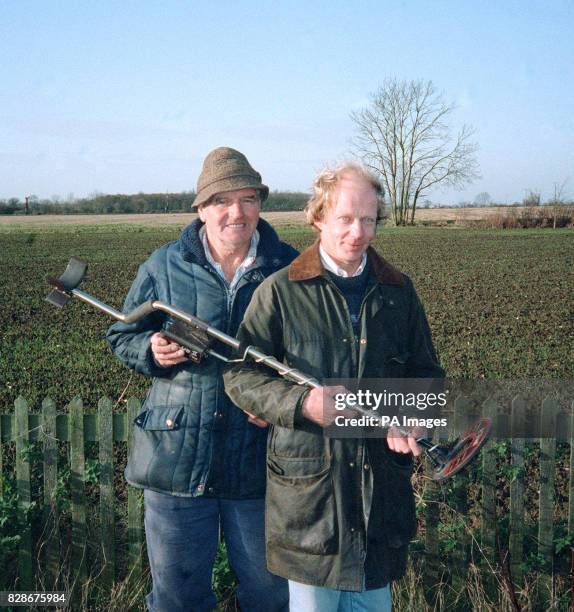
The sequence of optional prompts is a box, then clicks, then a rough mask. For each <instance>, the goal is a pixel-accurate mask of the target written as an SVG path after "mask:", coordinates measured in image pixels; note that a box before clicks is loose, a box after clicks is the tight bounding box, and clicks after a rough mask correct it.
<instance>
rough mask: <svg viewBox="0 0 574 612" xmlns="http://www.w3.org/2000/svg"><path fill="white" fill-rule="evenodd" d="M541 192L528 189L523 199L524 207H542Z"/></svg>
mask: <svg viewBox="0 0 574 612" xmlns="http://www.w3.org/2000/svg"><path fill="white" fill-rule="evenodd" d="M540 202H541V198H540V190H538V189H527V190H525V193H524V198H522V206H540Z"/></svg>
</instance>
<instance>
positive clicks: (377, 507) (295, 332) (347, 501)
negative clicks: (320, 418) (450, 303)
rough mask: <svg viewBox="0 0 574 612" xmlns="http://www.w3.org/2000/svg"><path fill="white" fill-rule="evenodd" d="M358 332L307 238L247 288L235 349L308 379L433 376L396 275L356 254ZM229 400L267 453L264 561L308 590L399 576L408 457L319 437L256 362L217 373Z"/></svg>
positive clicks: (406, 291)
mask: <svg viewBox="0 0 574 612" xmlns="http://www.w3.org/2000/svg"><path fill="white" fill-rule="evenodd" d="M367 255H368V265H369V273H370V278H369V284H368V286H367V290H366V293H365V297H364V299H363V304H362V307H361V336H360V338H358V339H356V338H355V336H354V334H353V328H352V324H351V318H350V314H349V310H348V307H347V304H346V302H345V298H344V296H343V295H342V294H341V293H340V291H339V290H338V289H337V287H336V286H335V285H334V283H333V282H332V281H331V280H330V279H329V277H328V275H327V274H326V273H325V270H324V269H323V266H322V264H321V260H320V257H319V248H318V242H317V243H315V244H314V245H313V246H312V247H310V248H309V249H307V250H306V251H305V252H304V253H303V254H301V255H300V256H299V257H298V258H297V259H295V261H294V262H293V263H292V264H291V265H290V266H289V267H288V268H285V269H283V270H281V271H280V272H277V273H276V274H274V275H272V276H271V277H270V278H268V279H267V280H265V281H264V282H263V283H262V284H261V286H260V287H259V288H258V289H257V290H256V292H255V294H254V297H253V300H252V301H251V303H250V305H249V307H248V309H247V312H246V315H245V318H244V321H243V323H242V325H241V327H240V330H239V338H240V340H241V341H242V342H244V343H247V344H253V345H256V346H258V347H259V348H261V349H262V350H264V351H265V352H267V353H270V354H273V355H274V356H275V357H277V358H278V359H280V360H282V361H284V362H285V363H286V364H288V365H289V366H291V367H295V368H298V369H299V370H302V371H303V372H305V373H306V374H310V375H312V376H314V377H315V378H317V379H319V380H325V379H329V378H357V377H359V378H402V377H412V378H426V377H442V376H444V371H443V370H442V369H441V367H440V366H439V364H438V361H437V357H436V354H435V351H434V348H433V345H432V340H431V336H430V330H429V327H428V323H427V320H426V317H425V314H424V310H423V307H422V305H421V303H420V301H419V299H418V297H417V295H416V292H415V290H414V288H413V285H412V283H411V281H410V280H409V279H408V277H407V276H405V275H404V274H402V273H401V272H399V271H398V270H397V269H396V268H394V267H393V266H391V265H390V264H389V263H387V262H386V261H384V260H383V259H382V258H380V257H379V256H378V254H377V253H376V251H375V250H374V249H372V248H369V250H368V251H367ZM225 387H226V391H227V393H228V394H229V395H230V397H231V398H232V400H233V401H234V402H235V403H236V404H237V405H238V406H239V407H240V408H242V409H244V410H245V411H247V412H250V413H253V414H256V415H257V416H259V417H262V418H263V419H265V420H266V421H268V422H269V423H271V424H272V428H271V432H270V434H269V437H268V446H267V494H266V539H267V564H268V567H269V570H270V571H271V572H273V573H275V574H278V575H280V576H283V577H285V578H289V579H291V580H295V581H298V582H302V583H305V584H312V585H316V586H326V587H330V588H335V589H340V590H350V591H359V590H362V588H363V587H364V586H366V588H367V589H373V588H380V587H382V586H384V585H385V584H387V583H388V582H390V581H391V580H395V579H397V578H399V577H401V576H402V575H403V573H404V571H405V566H406V558H407V549H408V543H409V541H410V540H411V539H412V537H413V536H414V534H415V531H416V517H415V505H414V498H413V493H412V488H411V482H410V478H411V471H412V461H411V458H410V455H399V454H396V453H393V452H392V451H390V450H389V448H388V446H387V444H386V441H385V440H383V439H380V438H377V439H358V438H353V439H349V438H347V439H329V438H327V437H325V436H324V435H323V431H322V429H321V428H320V427H318V426H316V425H315V424H313V423H311V422H309V421H307V420H306V419H305V418H303V417H302V416H301V414H300V410H301V403H302V401H303V399H304V396H305V395H306V393H307V392H308V390H307V389H305V388H303V387H301V386H298V385H296V384H294V383H291V382H289V381H287V380H285V379H282V378H280V377H279V376H278V375H276V374H275V373H274V372H272V371H271V370H269V369H268V368H265V367H264V366H261V365H255V364H253V363H251V364H249V363H243V364H240V365H236V366H234V367H232V368H230V369H229V370H228V371H227V372H226V374H225Z"/></svg>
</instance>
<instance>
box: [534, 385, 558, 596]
mask: <svg viewBox="0 0 574 612" xmlns="http://www.w3.org/2000/svg"><path fill="white" fill-rule="evenodd" d="M556 412H557V403H556V400H554V399H552V398H549V397H547V398H546V399H545V400H544V401H543V402H542V414H541V415H540V436H541V437H540V498H539V504H538V508H539V517H540V518H539V522H538V554H539V556H540V558H541V559H543V560H544V567H543V569H542V572H541V574H540V579H541V580H540V589H539V593H540V598H541V600H542V601H543V602H547V601H550V599H551V595H552V556H553V538H554V527H553V521H552V519H553V514H554V470H555V464H556V461H555V460H556Z"/></svg>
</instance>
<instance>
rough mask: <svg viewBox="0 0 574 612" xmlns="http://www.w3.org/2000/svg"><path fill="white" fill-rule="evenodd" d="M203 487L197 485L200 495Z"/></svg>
mask: <svg viewBox="0 0 574 612" xmlns="http://www.w3.org/2000/svg"><path fill="white" fill-rule="evenodd" d="M203 489H204V486H203V485H202V484H200V485H197V490H198V491H199V492H200V493H201V492H203Z"/></svg>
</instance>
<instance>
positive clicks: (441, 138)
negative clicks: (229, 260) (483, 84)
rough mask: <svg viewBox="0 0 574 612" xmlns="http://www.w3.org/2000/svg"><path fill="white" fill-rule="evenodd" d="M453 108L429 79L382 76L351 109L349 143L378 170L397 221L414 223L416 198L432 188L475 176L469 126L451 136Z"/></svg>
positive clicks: (457, 184)
mask: <svg viewBox="0 0 574 612" xmlns="http://www.w3.org/2000/svg"><path fill="white" fill-rule="evenodd" d="M453 110H454V105H452V104H447V103H446V102H445V101H444V99H443V97H442V95H441V94H439V93H438V92H437V91H436V89H435V87H434V85H433V84H432V82H431V81H427V82H425V81H399V80H397V79H387V80H386V81H385V82H384V83H383V85H382V86H381V87H380V88H379V89H378V90H377V91H376V92H375V93H373V94H372V95H371V101H370V103H369V105H368V106H366V107H365V108H363V109H362V110H359V111H356V112H353V113H351V119H352V120H353V122H354V123H355V125H356V128H357V135H356V136H355V138H354V139H353V148H354V150H355V152H356V153H357V155H358V156H359V157H360V158H361V159H362V160H363V162H364V163H365V164H366V165H367V166H368V167H369V168H371V169H372V170H373V171H375V172H376V173H378V174H380V175H381V177H382V179H383V182H384V184H385V187H386V192H387V197H388V199H389V201H390V205H391V212H392V215H393V220H394V222H395V223H396V224H397V225H406V224H407V223H413V222H414V218H415V211H416V208H417V203H418V201H419V199H420V198H421V197H423V196H424V195H426V193H427V192H428V190H429V189H430V188H431V187H434V186H435V185H438V184H439V183H442V184H444V185H449V186H453V187H462V186H463V185H466V184H467V183H470V182H471V181H472V180H474V179H475V178H477V177H478V173H477V169H478V164H477V161H476V157H475V153H476V151H477V149H478V146H477V144H476V143H474V142H471V138H472V136H473V134H474V130H473V129H472V128H470V127H468V126H466V125H465V126H463V127H462V129H461V130H460V132H459V133H458V134H457V135H456V137H454V138H453V137H452V136H451V132H450V129H449V127H448V118H449V115H450V114H451V113H452V111H453Z"/></svg>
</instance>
